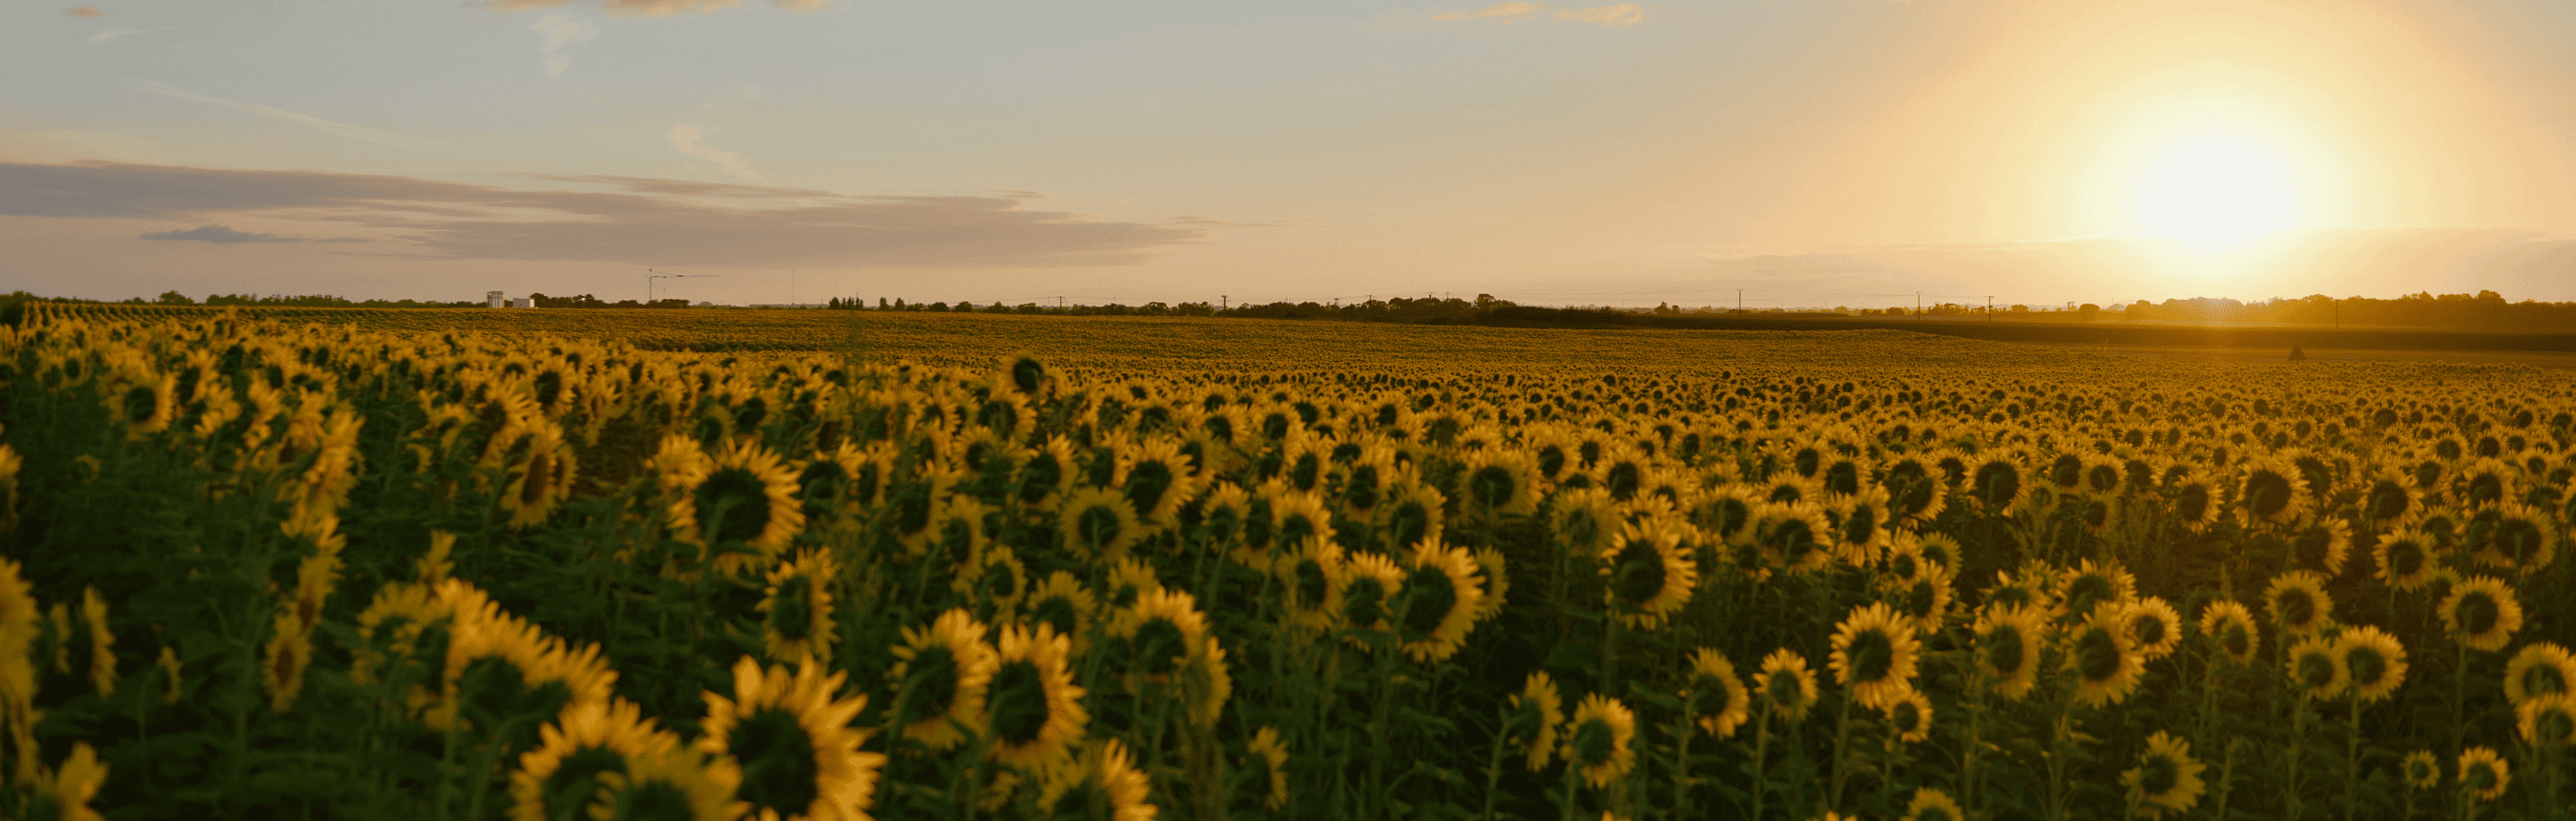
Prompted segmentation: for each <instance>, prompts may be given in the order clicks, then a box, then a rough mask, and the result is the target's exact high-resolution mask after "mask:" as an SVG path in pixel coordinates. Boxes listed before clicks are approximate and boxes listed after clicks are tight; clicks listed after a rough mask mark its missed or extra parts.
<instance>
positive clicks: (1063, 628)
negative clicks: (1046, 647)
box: [1029, 596, 1080, 636]
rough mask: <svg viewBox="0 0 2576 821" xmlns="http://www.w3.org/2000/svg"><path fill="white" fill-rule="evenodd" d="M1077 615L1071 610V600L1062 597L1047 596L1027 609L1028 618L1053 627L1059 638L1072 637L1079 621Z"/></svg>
mask: <svg viewBox="0 0 2576 821" xmlns="http://www.w3.org/2000/svg"><path fill="white" fill-rule="evenodd" d="M1078 615H1079V614H1077V613H1076V612H1075V611H1074V609H1073V600H1072V599H1068V598H1065V597H1063V596H1048V597H1046V598H1044V599H1040V600H1039V601H1038V603H1037V604H1036V605H1035V606H1032V607H1030V608H1029V617H1030V618H1032V619H1035V620H1037V622H1038V623H1040V624H1047V625H1053V626H1054V627H1055V633H1056V635H1059V636H1070V635H1073V632H1074V630H1073V629H1074V627H1075V626H1077V625H1076V623H1077V622H1079V621H1080V619H1079V618H1077V616H1078Z"/></svg>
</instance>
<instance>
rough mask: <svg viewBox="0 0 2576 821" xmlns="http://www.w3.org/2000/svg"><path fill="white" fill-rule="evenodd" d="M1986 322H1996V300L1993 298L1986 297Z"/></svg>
mask: <svg viewBox="0 0 2576 821" xmlns="http://www.w3.org/2000/svg"><path fill="white" fill-rule="evenodd" d="M1986 321H1987V322H1989V323H1991V322H1994V321H1995V298H1994V297H1992V296H1988V297H1986Z"/></svg>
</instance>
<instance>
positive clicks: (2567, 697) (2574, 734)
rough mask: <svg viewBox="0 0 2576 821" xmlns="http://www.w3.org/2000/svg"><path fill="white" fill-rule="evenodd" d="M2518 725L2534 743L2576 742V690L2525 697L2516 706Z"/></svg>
mask: <svg viewBox="0 0 2576 821" xmlns="http://www.w3.org/2000/svg"><path fill="white" fill-rule="evenodd" d="M2513 709H2514V719H2515V722H2514V723H2515V729H2516V730H2517V731H2519V732H2520V733H2521V734H2522V741H2523V743H2525V744H2529V745H2532V746H2534V747H2544V748H2563V747H2566V746H2567V745H2569V744H2576V694H2569V693H2555V694H2551V695H2545V696H2540V697H2537V698H2529V699H2524V700H2523V701H2522V703H2521V704H2518V705H2515V706H2514V708H2513Z"/></svg>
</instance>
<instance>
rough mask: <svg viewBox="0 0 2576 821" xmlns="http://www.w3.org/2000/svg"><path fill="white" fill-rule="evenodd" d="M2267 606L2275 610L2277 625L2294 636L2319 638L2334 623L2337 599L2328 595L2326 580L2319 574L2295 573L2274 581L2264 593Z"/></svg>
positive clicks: (2284, 575)
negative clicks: (2319, 631) (2318, 634)
mask: <svg viewBox="0 0 2576 821" xmlns="http://www.w3.org/2000/svg"><path fill="white" fill-rule="evenodd" d="M2263 602H2264V604H2265V605H2267V606H2269V607H2270V608H2271V610H2272V621H2273V623H2274V624H2278V625H2280V627H2281V630H2282V631H2283V632H2286V633H2289V634H2291V635H2297V636H2311V635H2315V634H2316V633H2317V631H2318V630H2319V629H2322V628H2324V627H2325V626H2326V625H2328V624H2331V623H2333V622H2334V599H2333V598H2331V597H2328V596H2327V595H2326V580H2325V577H2323V576H2319V575H2317V574H2316V572H2315V571H2311V570H2292V571H2290V572H2287V573H2283V574H2281V575H2279V576H2276V577H2273V579H2272V583H2271V585H2270V586H2269V587H2266V588H2265V589H2264V591H2263Z"/></svg>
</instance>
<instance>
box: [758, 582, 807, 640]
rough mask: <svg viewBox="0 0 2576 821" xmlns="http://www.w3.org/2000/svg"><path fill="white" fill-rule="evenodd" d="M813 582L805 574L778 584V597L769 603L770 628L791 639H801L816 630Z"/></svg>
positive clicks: (771, 630)
mask: <svg viewBox="0 0 2576 821" xmlns="http://www.w3.org/2000/svg"><path fill="white" fill-rule="evenodd" d="M813 589H814V587H813V582H812V581H811V580H809V579H807V578H805V577H804V576H796V577H793V578H790V579H788V580H787V581H786V582H785V583H783V584H780V585H779V586H778V596H777V598H774V599H771V600H770V603H769V625H768V626H769V630H770V632H774V633H777V634H778V635H780V636H783V637H786V638H787V640H789V641H799V640H802V639H804V638H805V636H806V635H807V634H810V633H812V632H814V602H813V597H812V593H813Z"/></svg>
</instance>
